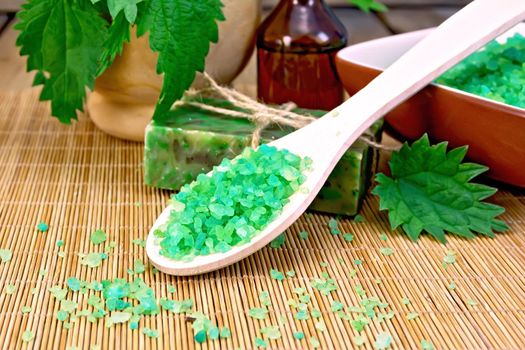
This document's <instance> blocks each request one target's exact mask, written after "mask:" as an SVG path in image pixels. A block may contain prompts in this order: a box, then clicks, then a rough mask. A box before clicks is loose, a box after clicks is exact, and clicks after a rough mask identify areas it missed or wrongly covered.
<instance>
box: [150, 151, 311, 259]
mask: <svg viewBox="0 0 525 350" xmlns="http://www.w3.org/2000/svg"><path fill="white" fill-rule="evenodd" d="M310 167H311V160H310V159H308V158H301V157H299V156H297V155H295V154H293V153H291V152H289V151H287V150H279V149H277V148H275V147H273V146H268V145H261V146H260V147H259V148H258V149H257V150H253V149H251V148H246V149H245V150H244V151H243V152H242V153H241V155H240V156H239V157H238V158H235V159H234V160H233V161H232V160H228V159H225V160H223V161H222V162H221V163H220V165H219V166H216V167H214V171H213V172H212V173H211V175H209V176H208V175H205V174H200V175H199V176H197V179H196V180H195V181H194V182H192V183H190V184H187V185H184V186H183V187H182V188H181V190H180V192H179V193H177V194H175V195H173V196H172V202H171V207H172V208H173V209H172V210H171V213H170V217H169V219H168V220H167V222H166V223H165V224H164V225H163V226H162V227H160V228H159V229H158V230H156V231H155V235H156V236H157V237H158V238H159V244H160V254H161V255H163V256H166V257H168V258H171V259H175V260H191V259H192V258H193V257H194V256H199V255H207V254H211V253H221V252H227V251H228V250H230V249H231V248H232V247H233V246H236V245H239V244H243V243H246V242H249V241H250V240H251V239H252V238H253V237H254V236H255V235H257V233H259V232H260V231H261V230H263V229H264V227H265V226H266V225H268V224H269V223H270V222H271V221H272V220H273V219H274V218H275V217H277V216H278V215H279V213H280V212H281V210H282V208H283V207H284V206H285V205H286V204H287V203H288V201H289V197H290V196H291V195H292V194H294V193H295V192H297V191H298V190H300V187H301V185H302V184H303V183H304V181H305V179H306V176H305V173H306V171H307V170H308V169H309V168H310Z"/></svg>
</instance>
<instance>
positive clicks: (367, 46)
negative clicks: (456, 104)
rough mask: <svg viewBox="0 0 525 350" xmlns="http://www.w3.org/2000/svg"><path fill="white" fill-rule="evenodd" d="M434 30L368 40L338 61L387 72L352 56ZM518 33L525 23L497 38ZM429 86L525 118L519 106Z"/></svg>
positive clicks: (340, 55)
mask: <svg viewBox="0 0 525 350" xmlns="http://www.w3.org/2000/svg"><path fill="white" fill-rule="evenodd" d="M434 29H435V27H433V28H427V29H420V30H415V31H412V32H407V33H401V34H396V35H390V36H386V37H382V38H377V39H372V40H368V41H365V42H362V43H358V44H354V45H350V46H348V47H346V48H344V49H342V50H340V51H339V52H338V53H337V59H339V60H341V61H344V62H348V63H352V64H354V65H359V66H361V67H364V68H368V69H372V70H376V71H379V72H382V71H384V70H385V68H383V67H380V66H379V65H377V64H371V63H370V62H366V60H364V59H362V58H361V59H360V58H358V57H355V56H353V55H352V54H355V51H357V50H359V51H368V50H370V49H371V48H372V47H373V48H377V47H380V46H381V45H380V44H381V43H382V42H384V41H393V40H399V39H401V38H404V37H414V38H423V37H424V36H425V35H428V34H429V33H430V32H432V31H433V30H434ZM516 33H520V34H522V35H524V36H525V23H519V24H518V25H516V26H515V27H513V28H511V29H510V30H508V31H507V32H505V33H503V34H502V35H500V36H499V37H498V38H496V40H502V39H505V38H507V37H509V36H510V35H513V34H516ZM349 56H350V57H349ZM429 85H431V86H433V87H434V88H437V89H443V90H445V91H449V92H451V93H455V94H458V95H463V96H465V97H468V98H471V99H474V100H479V101H480V103H483V104H487V103H488V104H493V105H494V106H495V107H496V106H497V107H499V108H504V109H506V110H507V111H508V112H510V113H514V114H517V117H521V118H525V108H522V107H518V106H513V105H510V104H507V103H504V102H500V101H496V100H492V99H489V98H487V97H484V96H479V95H476V94H473V93H471V92H467V91H463V90H460V89H457V88H454V87H450V86H447V85H443V84H438V83H436V82H432V83H430V84H429Z"/></svg>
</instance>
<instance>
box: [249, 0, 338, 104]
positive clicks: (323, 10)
mask: <svg viewBox="0 0 525 350" xmlns="http://www.w3.org/2000/svg"><path fill="white" fill-rule="evenodd" d="M346 43H347V34H346V30H345V28H344V26H343V25H342V23H341V22H340V21H339V20H338V19H337V17H336V16H335V15H334V13H333V12H332V11H331V10H330V8H329V7H328V6H327V5H326V4H325V2H324V1H323V0H281V1H280V2H279V4H277V6H276V7H275V9H274V10H273V11H272V13H270V15H268V17H267V18H266V19H265V20H264V21H263V23H262V24H261V25H260V27H259V29H258V31H257V74H258V97H259V99H261V100H262V101H263V102H266V103H275V104H282V103H286V102H290V101H291V102H295V103H296V104H297V105H298V106H299V107H303V108H312V109H324V110H330V109H332V108H334V107H336V106H338V105H339V104H340V103H341V102H342V101H343V87H342V85H341V82H340V80H339V78H338V76H337V72H336V68H335V55H336V54H337V51H339V50H340V49H342V48H343V47H345V46H346Z"/></svg>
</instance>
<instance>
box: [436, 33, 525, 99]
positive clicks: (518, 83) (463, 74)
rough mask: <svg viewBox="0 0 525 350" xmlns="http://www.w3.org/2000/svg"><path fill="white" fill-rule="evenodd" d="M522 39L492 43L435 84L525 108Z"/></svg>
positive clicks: (518, 36) (524, 53) (524, 59)
mask: <svg viewBox="0 0 525 350" xmlns="http://www.w3.org/2000/svg"><path fill="white" fill-rule="evenodd" d="M524 62H525V37H523V36H522V35H520V34H515V35H514V36H513V37H510V38H508V39H507V41H506V42H504V43H499V42H497V41H492V42H490V43H489V44H488V45H486V46H485V48H484V49H483V50H480V51H478V52H475V53H473V54H472V55H470V56H469V57H467V58H466V59H465V60H463V61H462V62H460V63H459V64H458V65H456V66H454V67H453V68H451V69H450V70H448V71H447V72H446V73H445V74H443V75H442V76H441V77H439V78H438V79H437V83H439V84H443V85H447V86H450V87H453V88H456V89H460V90H463V91H467V92H470V93H472V94H475V95H479V96H483V97H486V98H489V99H491V100H495V101H499V102H503V103H506V104H509V105H513V106H517V107H521V108H525V69H524V66H523V63H524Z"/></svg>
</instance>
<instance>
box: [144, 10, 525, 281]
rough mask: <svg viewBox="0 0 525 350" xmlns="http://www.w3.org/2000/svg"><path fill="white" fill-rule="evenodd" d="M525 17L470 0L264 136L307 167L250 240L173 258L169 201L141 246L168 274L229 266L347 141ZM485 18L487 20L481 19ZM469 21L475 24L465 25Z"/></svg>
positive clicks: (267, 232) (313, 191)
mask: <svg viewBox="0 0 525 350" xmlns="http://www.w3.org/2000/svg"><path fill="white" fill-rule="evenodd" d="M524 18H525V1H523V0H500V1H497V4H496V1H494V0H475V1H473V2H472V3H470V4H469V5H467V6H466V7H465V8H463V9H462V10H461V11H459V12H458V13H457V14H455V15H454V16H452V17H451V18H449V19H448V20H447V21H445V22H444V23H443V24H442V25H441V26H439V27H438V28H437V29H436V30H435V31H434V32H432V33H431V34H430V35H429V36H427V37H426V38H425V39H423V40H422V41H420V42H419V43H418V44H417V45H415V46H414V47H413V48H412V49H411V50H410V51H408V52H407V53H405V54H404V55H403V56H402V57H401V58H400V59H399V60H398V61H396V62H395V63H394V64H392V65H391V66H390V67H389V68H388V69H387V70H385V71H384V72H383V73H382V74H381V75H379V76H378V77H377V78H375V79H374V80H373V81H372V82H370V83H369V84H368V85H367V86H366V87H365V88H363V89H362V90H361V91H359V92H358V93H357V94H356V95H354V96H353V97H352V98H351V99H349V100H348V101H346V102H345V103H343V104H342V105H340V106H339V107H337V108H335V109H334V110H332V111H331V112H329V113H327V114H326V115H325V116H323V117H322V118H320V119H318V120H316V121H314V122H312V123H311V124H308V125H307V126H305V127H303V128H301V129H299V130H297V131H295V132H293V133H291V134H289V135H287V136H285V137H283V138H281V139H278V140H275V141H273V142H272V143H270V145H271V146H274V147H276V148H279V149H287V150H289V151H290V152H292V153H295V154H296V155H298V156H301V157H309V158H311V159H312V167H311V171H310V172H309V173H308V174H305V175H307V177H306V180H305V183H304V184H303V185H302V186H303V187H304V189H305V190H304V191H297V192H296V193H294V194H293V195H292V196H291V197H290V198H289V202H288V204H286V205H285V206H284V208H283V210H282V211H281V213H280V214H279V215H278V216H277V217H276V218H275V219H274V220H273V221H272V222H270V223H268V226H266V227H265V228H264V229H263V230H262V231H261V232H259V233H257V235H256V236H255V237H253V238H252V239H251V241H250V242H248V243H245V244H243V245H239V246H234V247H232V249H231V250H229V251H227V252H225V253H213V254H209V255H206V256H197V257H194V258H193V259H192V260H191V261H176V260H172V259H169V258H166V257H164V256H162V255H160V253H159V245H158V243H157V242H156V240H157V238H156V237H155V234H154V232H155V231H156V230H157V229H159V228H161V227H162V225H163V223H165V222H166V221H167V219H168V218H169V216H170V211H171V208H170V206H168V207H167V208H166V209H165V210H164V211H163V212H162V214H161V215H160V217H159V218H158V219H157V221H156V222H155V224H154V225H153V227H152V229H151V231H150V233H149V235H148V239H147V242H146V251H147V253H148V256H149V258H150V260H151V261H152V263H153V265H154V266H155V267H156V268H157V269H159V270H160V271H163V272H165V273H168V274H173V275H196V274H201V273H205V272H209V271H213V270H217V269H219V268H222V267H225V266H227V265H231V264H233V263H235V262H237V261H239V260H241V259H243V258H245V257H247V256H248V255H250V254H252V253H254V252H256V251H257V250H259V249H261V248H262V247H264V246H265V245H267V244H268V243H270V242H271V241H272V240H273V239H275V238H276V237H277V236H278V235H280V234H281V233H282V232H283V231H284V230H286V229H287V228H288V227H289V226H290V225H291V224H292V223H293V222H295V220H297V218H298V217H299V216H300V215H301V214H302V213H303V212H304V211H305V210H306V208H307V207H308V206H309V205H310V203H311V202H312V201H313V199H314V198H315V196H316V195H317V193H318V192H319V190H320V189H321V187H322V185H323V184H324V182H325V181H326V179H327V177H328V175H329V174H330V172H331V171H332V170H333V168H334V167H335V165H336V163H337V162H338V160H339V159H340V158H341V156H342V155H343V153H344V152H345V151H346V150H347V149H348V147H349V146H350V145H351V144H352V143H354V142H355V141H356V140H357V138H358V137H359V136H360V135H361V134H362V133H363V132H364V131H365V130H366V129H367V128H368V127H370V125H372V124H373V123H374V122H375V121H376V120H378V119H379V118H381V117H382V116H383V115H385V114H386V113H387V112H389V111H390V110H392V109H393V108H394V107H396V106H397V105H398V104H400V103H401V102H403V101H404V100H406V99H408V98H409V97H410V96H412V95H413V94H415V93H416V92H418V91H419V90H421V89H422V88H423V87H425V86H426V85H427V84H429V83H430V82H432V81H433V80H434V79H435V78H437V77H438V76H439V75H441V74H442V73H444V72H445V71H446V70H447V69H449V68H450V67H452V66H453V65H454V64H456V63H458V62H459V61H461V60H462V59H463V58H465V57H466V56H467V55H468V54H470V53H472V52H474V51H475V50H477V49H478V48H480V47H481V46H483V45H484V44H485V43H487V42H488V41H490V40H492V39H493V38H495V37H496V36H497V35H499V34H501V33H502V32H504V31H506V30H508V29H510V28H511V27H512V26H514V25H515V24H516V23H518V22H520V21H521V20H523V19H524ZM487 19H490V21H487ZM465 28H476V30H465Z"/></svg>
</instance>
